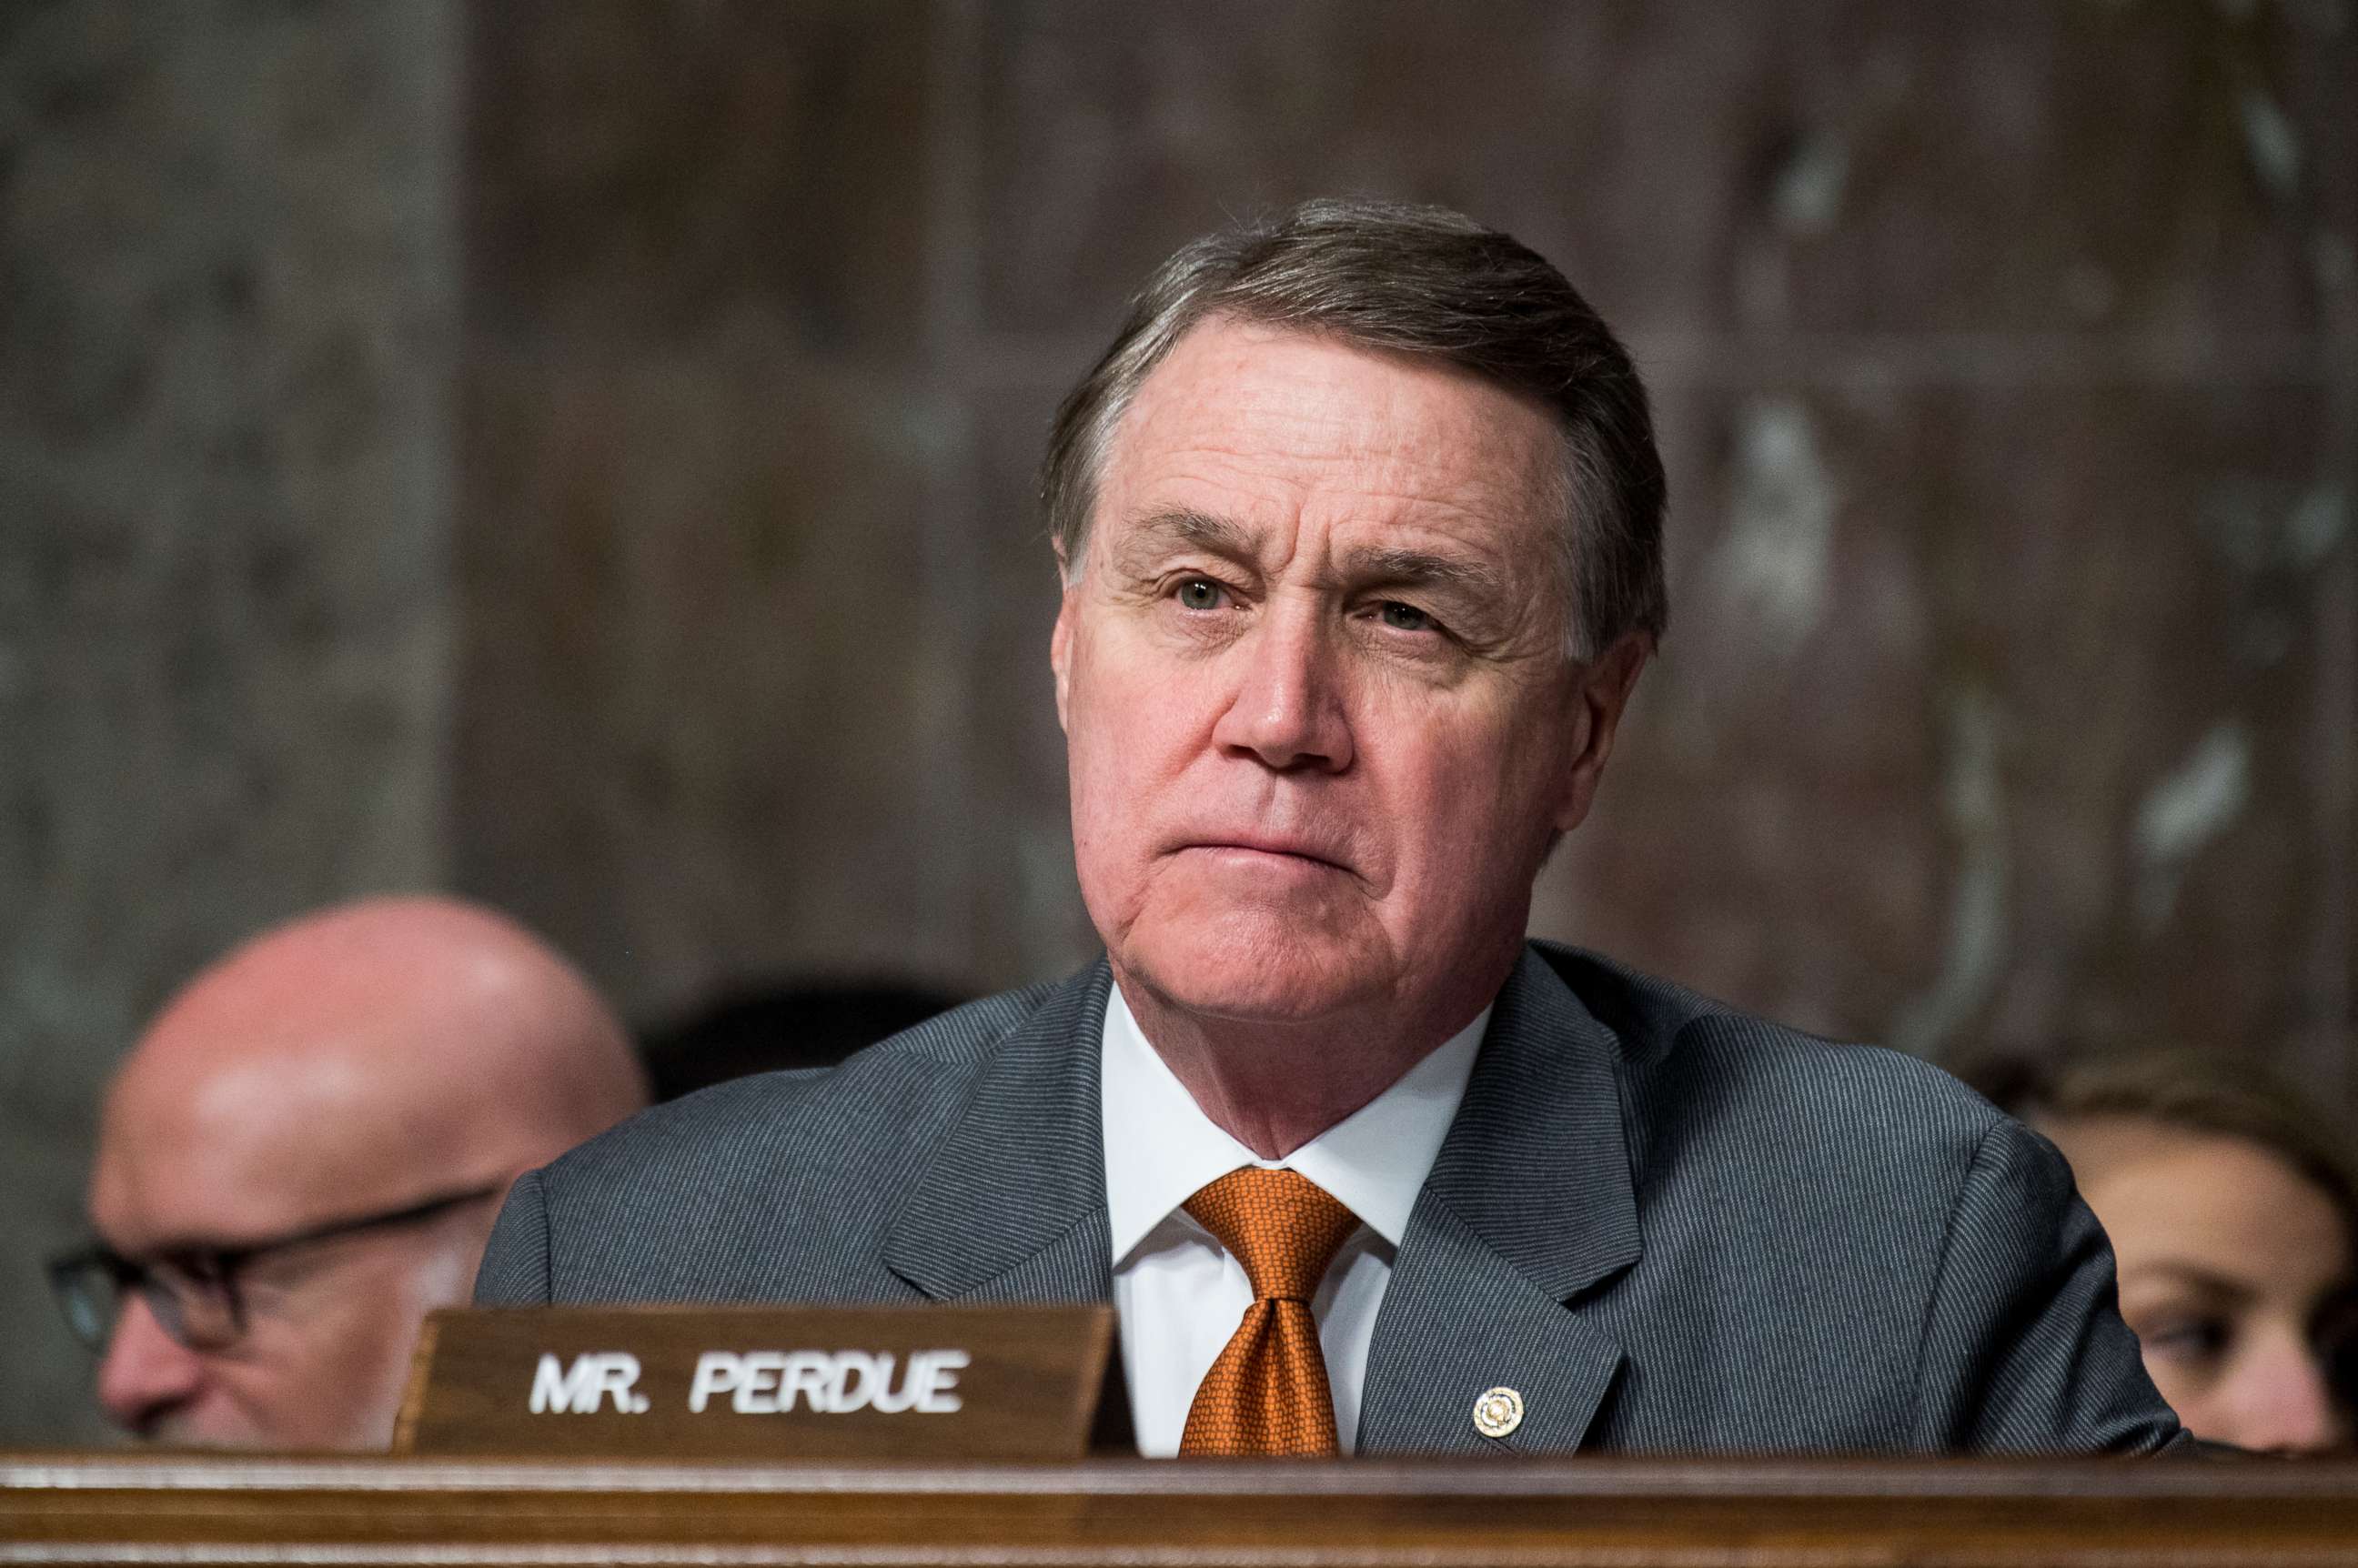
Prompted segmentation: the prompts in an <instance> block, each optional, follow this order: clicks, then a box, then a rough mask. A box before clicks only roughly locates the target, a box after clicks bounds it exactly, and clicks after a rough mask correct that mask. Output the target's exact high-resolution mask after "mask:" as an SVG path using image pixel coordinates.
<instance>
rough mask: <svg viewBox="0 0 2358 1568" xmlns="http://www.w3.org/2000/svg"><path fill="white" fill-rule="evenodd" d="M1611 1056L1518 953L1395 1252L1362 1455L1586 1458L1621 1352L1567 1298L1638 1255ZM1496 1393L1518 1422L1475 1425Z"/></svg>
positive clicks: (1535, 959)
mask: <svg viewBox="0 0 2358 1568" xmlns="http://www.w3.org/2000/svg"><path fill="white" fill-rule="evenodd" d="M1618 1061H1619V1051H1618V1047H1617V1044H1616V1042H1615V1040H1614V1038H1613V1036H1612V1034H1611V1033H1609V1032H1608V1031H1607V1030H1606V1028H1605V1026H1604V1025H1603V1024H1601V1023H1599V1022H1597V1021H1596V1019H1595V1017H1594V1016H1593V1015H1592V1014H1590V1012H1589V1011H1588V1010H1587V1009H1586V1008H1585V1007H1583V1006H1582V1005H1581V1003H1580V1000H1579V999H1578V998H1577V997H1575V996H1574V994H1573V992H1572V989H1571V988H1570V987H1568V986H1566V985H1565V984H1564V983H1563V979H1562V978H1561V977H1560V976H1558V975H1557V974H1556V972H1555V970H1554V969H1553V968H1551V967H1550V966H1549V965H1548V963H1547V962H1546V960H1544V959H1543V958H1541V957H1539V956H1538V955H1537V954H1536V953H1534V952H1532V951H1531V950H1529V949H1526V950H1525V952H1524V954H1523V957H1522V961H1521V962H1520V964H1519V965H1518V966H1517V967H1516V969H1515V973H1514V975H1513V976H1512V978H1510V979H1509V981H1508V983H1507V986H1506V989H1504V990H1502V991H1501V992H1500V993H1499V996H1498V1005H1497V1008H1496V1009H1495V1010H1494V1011H1492V1013H1491V1015H1490V1027H1489V1032H1488V1033H1487V1035H1486V1036H1485V1037H1484V1040H1483V1044H1482V1053H1481V1055H1480V1056H1479V1057H1478V1058H1476V1062H1475V1066H1474V1075H1473V1077H1472V1079H1471V1080H1470V1081H1469V1082H1468V1083H1467V1085H1466V1099H1465V1102H1464V1103H1463V1104H1462V1105H1461V1106H1460V1107H1459V1108H1458V1112H1457V1119H1456V1120H1455V1122H1454V1123H1452V1124H1451V1127H1450V1130H1449V1136H1448V1139H1447V1140H1446V1141H1444V1143H1443V1145H1442V1149H1441V1153H1440V1156H1439V1157H1438V1158H1437V1159H1436V1160H1435V1161H1434V1162H1433V1173H1432V1175H1431V1176H1430V1177H1428V1178H1427V1179H1426V1181H1425V1184H1424V1190H1423V1192H1422V1193H1421V1194H1420V1195H1418V1197H1417V1203H1416V1208H1415V1210H1414V1211H1413V1212H1412V1214H1411V1215H1410V1217H1409V1223H1408V1231H1407V1234H1406V1235H1404V1236H1403V1237H1402V1238H1401V1247H1400V1253H1399V1256H1398V1258H1397V1260H1395V1262H1394V1265H1393V1269H1392V1278H1391V1283H1390V1286H1389V1287H1388V1288H1387V1289H1386V1291H1385V1292H1384V1301H1383V1306H1382V1308H1381V1310H1380V1311H1379V1314H1378V1315H1377V1319H1376V1331H1375V1339H1374V1343H1373V1344H1372V1346H1370V1347H1369V1350H1368V1381H1367V1389H1366V1391H1365V1395H1364V1398H1363V1400H1362V1403H1361V1410H1360V1417H1359V1449H1360V1452H1362V1453H1403V1452H1405V1453H1444V1452H1449V1451H1466V1452H1494V1453H1495V1452H1497V1451H1498V1450H1499V1449H1501V1448H1504V1449H1508V1450H1513V1451H1522V1452H1531V1453H1547V1452H1555V1453H1561V1452H1564V1451H1567V1450H1570V1449H1573V1448H1576V1447H1578V1446H1579V1444H1580V1442H1581V1440H1582V1438H1583V1437H1584V1435H1585V1433H1587V1431H1588V1427H1589V1423H1590V1422H1592V1421H1593V1420H1594V1419H1595V1415H1596V1411H1597V1410H1598V1408H1599V1406H1601V1405H1602V1404H1603V1403H1604V1400H1605V1398H1606V1394H1607V1392H1609V1391H1610V1390H1611V1388H1612V1385H1613V1381H1614V1379H1615V1378H1616V1377H1617V1375H1618V1373H1619V1371H1620V1368H1621V1364H1622V1359H1623V1357H1622V1353H1621V1347H1620V1346H1618V1345H1617V1344H1616V1343H1615V1342H1614V1341H1613V1340H1611V1339H1610V1338H1608V1337H1607V1336H1605V1335H1604V1334H1602V1333H1600V1332H1599V1331H1597V1330H1596V1329H1595V1328H1592V1327H1591V1326H1589V1325H1587V1324H1586V1323H1585V1322H1583V1321H1582V1319H1581V1316H1580V1314H1578V1313H1577V1312H1576V1311H1574V1310H1573V1309H1571V1308H1569V1307H1567V1306H1566V1304H1565V1303H1567V1302H1569V1301H1570V1300H1571V1298H1573V1297H1574V1295H1576V1294H1578V1293H1579V1292H1582V1291H1585V1290H1586V1289H1588V1288H1589V1287H1591V1286H1593V1285H1595V1284H1597V1283H1599V1282H1600V1281H1604V1280H1605V1279H1606V1278H1608V1277H1609V1276H1611V1275H1613V1274H1615V1273H1617V1272H1619V1271H1621V1270H1623V1269H1626V1268H1628V1266H1629V1265H1630V1264H1632V1263H1634V1262H1636V1261H1637V1260H1638V1253H1639V1230H1638V1206H1637V1196H1636V1193H1635V1191H1634V1189H1633V1187H1632V1184H1631V1180H1630V1173H1629V1157H1628V1145H1627V1141H1626V1140H1625V1138H1624V1136H1623V1130H1622V1108H1621V1092H1620V1081H1619V1075H1618V1071H1617V1064H1618ZM1497 1387H1506V1388H1511V1389H1513V1390H1516V1391H1517V1392H1518V1393H1520V1395H1521V1396H1522V1400H1523V1415H1522V1421H1521V1424H1520V1426H1518V1427H1517V1428H1516V1429H1515V1430H1514V1431H1513V1432H1512V1433H1510V1434H1509V1435H1508V1436H1507V1437H1505V1438H1502V1439H1492V1438H1488V1437H1485V1436H1483V1435H1482V1434H1481V1433H1479V1432H1478V1431H1476V1428H1475V1425H1474V1406H1475V1402H1476V1400H1477V1399H1478V1398H1480V1396H1481V1395H1482V1394H1483V1393H1484V1392H1485V1391H1486V1390H1490V1389H1492V1388H1497Z"/></svg>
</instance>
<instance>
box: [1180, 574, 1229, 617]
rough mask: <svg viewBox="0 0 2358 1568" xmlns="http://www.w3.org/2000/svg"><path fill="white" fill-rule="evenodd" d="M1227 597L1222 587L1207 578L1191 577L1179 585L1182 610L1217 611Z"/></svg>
mask: <svg viewBox="0 0 2358 1568" xmlns="http://www.w3.org/2000/svg"><path fill="white" fill-rule="evenodd" d="M1227 597H1228V595H1227V593H1226V592H1225V591H1223V590H1222V589H1221V587H1220V585H1219V584H1218V583H1216V582H1214V581H1213V580H1212V579H1210V578H1207V577H1191V578H1189V579H1187V580H1186V581H1184V582H1183V583H1181V584H1180V585H1179V607H1180V608H1181V609H1182V610H1217V609H1218V608H1219V607H1220V601H1221V600H1224V599H1226V598H1227Z"/></svg>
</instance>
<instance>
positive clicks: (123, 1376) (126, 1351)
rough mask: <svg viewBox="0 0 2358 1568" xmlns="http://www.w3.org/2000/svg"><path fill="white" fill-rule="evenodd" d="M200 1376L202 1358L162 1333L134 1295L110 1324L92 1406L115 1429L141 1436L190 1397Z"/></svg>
mask: <svg viewBox="0 0 2358 1568" xmlns="http://www.w3.org/2000/svg"><path fill="white" fill-rule="evenodd" d="M204 1373H205V1368H204V1357H201V1356H200V1355H198V1354H197V1353H196V1352H195V1351H193V1350H191V1349H189V1347H188V1346H185V1345H183V1344H181V1343H180V1342H179V1341H178V1340H177V1339H174V1338H173V1337H172V1336H170V1335H168V1334H167V1333H165V1332H164V1326H163V1325H161V1324H159V1323H157V1321H156V1314H154V1313H153V1312H151V1311H149V1310H148V1307H147V1303H146V1301H145V1300H143V1299H142V1298H141V1297H140V1296H138V1295H137V1294H136V1293H134V1294H132V1295H131V1296H130V1298H129V1299H128V1300H126V1301H125V1302H124V1304H123V1313H122V1315H121V1316H119V1317H117V1318H116V1319H115V1320H114V1334H113V1335H112V1336H109V1338H108V1339H107V1342H106V1355H105V1357H103V1359H101V1360H100V1362H99V1364H98V1402H99V1403H100V1404H101V1405H103V1406H104V1407H105V1410H106V1413H107V1414H108V1415H109V1416H110V1417H112V1418H113V1419H114V1422H116V1424H118V1425H120V1426H123V1427H124V1428H126V1429H128V1430H130V1431H132V1432H144V1431H145V1430H146V1428H147V1427H148V1426H150V1425H152V1424H153V1423H154V1422H155V1420H156V1418H157V1417H158V1416H160V1415H163V1414H164V1413H166V1412H167V1411H169V1410H170V1409H171V1408H172V1407H173V1406H175V1405H178V1404H181V1403H184V1402H185V1401H187V1400H189V1399H190V1398H191V1397H193V1396H194V1395H195V1393H196V1391H197V1390H198V1388H199V1387H200V1385H201V1384H202V1383H203V1381H204Z"/></svg>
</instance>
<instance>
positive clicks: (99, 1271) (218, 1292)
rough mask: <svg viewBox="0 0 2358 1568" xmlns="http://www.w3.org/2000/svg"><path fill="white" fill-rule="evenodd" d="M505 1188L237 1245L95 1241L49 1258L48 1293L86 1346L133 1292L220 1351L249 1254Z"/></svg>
mask: <svg viewBox="0 0 2358 1568" xmlns="http://www.w3.org/2000/svg"><path fill="white" fill-rule="evenodd" d="M506 1190H507V1184H506V1183H504V1182H502V1183H499V1184H495V1185H492V1186H488V1187H470V1188H468V1189H467V1190H466V1191H465V1192H459V1193H445V1194H443V1195H440V1196H438V1197H430V1198H427V1199H426V1200H425V1201H424V1202H422V1203H414V1204H410V1205H408V1206H406V1207H403V1208H396V1209H388V1210H386V1211H385V1212H384V1213H382V1214H366V1215H362V1216H361V1217H358V1218H356V1219H340V1220H336V1221H334V1222H332V1223H330V1224H328V1225H320V1226H314V1227H311V1228H310V1229H308V1230H300V1231H297V1232H296V1233H295V1234H294V1235H292V1236H280V1237H274V1238H271V1239H270V1240H267V1241H253V1242H247V1243H245V1244H243V1245H242V1246H237V1247H203V1246H196V1247H175V1248H171V1249H168V1250H166V1251H163V1252H158V1253H156V1254H154V1255H152V1256H150V1257H146V1258H126V1257H124V1255H123V1254H122V1253H120V1252H117V1251H116V1250H115V1249H114V1248H112V1247H109V1246H107V1245H106V1244H105V1243H104V1242H100V1243H98V1244H97V1245H96V1246H93V1247H87V1248H84V1249H81V1250H79V1251H75V1252H69V1253H66V1254H65V1255H63V1256H61V1257H58V1258H52V1259H51V1260H49V1289H50V1290H51V1291H52V1292H55V1293H56V1295H57V1298H58V1305H59V1308H61V1309H62V1310H63V1311H64V1313H65V1314H66V1323H67V1324H68V1325H69V1326H70V1327H71V1328H72V1329H73V1331H74V1336H75V1337H76V1338H78V1339H80V1340H81V1342H82V1343H83V1344H85V1345H87V1346H90V1347H91V1348H92V1350H96V1351H100V1352H103V1351H104V1350H105V1348H106V1342H107V1340H108V1338H109V1337H110V1336H113V1334H114V1324H115V1320H116V1319H117V1318H119V1317H121V1316H122V1315H123V1303H124V1302H125V1301H126V1300H128V1299H129V1297H130V1295H131V1293H132V1292H138V1293H139V1295H140V1296H141V1297H142V1298H143V1299H144V1300H145V1301H146V1303H147V1310H148V1311H150V1312H152V1313H154V1314H156V1321H157V1323H159V1324H161V1325H163V1327H164V1332H165V1333H167V1334H168V1335H170V1336H172V1337H173V1338H174V1339H177V1340H178V1341H179V1342H180V1343H181V1344H182V1345H185V1346H188V1347H189V1349H191V1350H223V1349H227V1348H228V1347H229V1346H232V1345H234V1344H236V1343H237V1341H238V1338H239V1336H242V1335H243V1334H244V1333H245V1302H244V1300H243V1297H242V1296H241V1295H240V1293H239V1292H238V1288H237V1277H238V1273H239V1271H241V1270H243V1269H244V1268H245V1266H246V1265H247V1264H249V1263H252V1262H253V1261H254V1260H255V1259H257V1258H262V1257H266V1256H267V1255H269V1254H271V1253H274V1252H284V1251H287V1250H288V1249H292V1248H297V1247H308V1246H309V1245H310V1244H311V1243H313V1242H315V1241H327V1240H330V1239H333V1238H337V1237H341V1236H352V1235H356V1234H358V1233H360V1232H362V1231H367V1230H384V1229H389V1228H391V1227H395V1226H402V1225H415V1224H417V1223H419V1222H420V1221H423V1220H427V1219H431V1218H433V1217H435V1216H436V1215H438V1214H441V1213H443V1212H444V1211H446V1210H449V1209H454V1208H457V1207H458V1206H460V1205H461V1204H471V1203H481V1202H482V1201H483V1200H484V1199H485V1198H489V1197H496V1196H498V1195H500V1194H501V1193H503V1192H504V1191H506Z"/></svg>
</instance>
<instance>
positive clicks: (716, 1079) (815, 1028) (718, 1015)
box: [642, 979, 968, 1100]
mask: <svg viewBox="0 0 2358 1568" xmlns="http://www.w3.org/2000/svg"><path fill="white" fill-rule="evenodd" d="M965 1000H968V998H966V997H963V996H958V995H957V994H955V993H953V992H949V991H945V990H939V989H935V988H934V987H931V986H925V985H919V984H915V983H914V982H911V981H906V980H897V979H881V980H852V981H841V982H837V981H817V982H813V981H800V982H795V983H792V984H783V985H778V986H774V987H772V988H770V989H762V990H747V991H740V992H738V993H736V994H735V995H732V996H730V997H729V998H727V999H725V1000H721V1001H719V1002H716V1003H714V1004H712V1005H710V1006H708V1007H705V1008H702V1009H699V1010H698V1011H697V1012H695V1013H694V1014H692V1015H690V1016H688V1017H687V1018H682V1019H676V1020H673V1021H671V1022H668V1023H665V1024H664V1025H661V1026H659V1027H656V1028H654V1029H649V1030H646V1031H644V1032H643V1035H642V1038H643V1039H644V1042H645V1044H644V1047H643V1054H644V1057H645V1060H646V1065H647V1076H648V1078H649V1079H650V1080H651V1081H652V1083H653V1084H654V1098H657V1099H659V1100H667V1099H676V1098H679V1097H680V1096H681V1095H684V1094H688V1093H690V1092H692V1091H694V1090H697V1089H700V1088H704V1087H708V1086H709V1085H712V1084H717V1083H721V1082H723V1081H725V1080H727V1079H730V1078H741V1077H744V1076H747V1075H749V1074H752V1073H768V1072H775V1071H777V1070H778V1069H780V1068H795V1069H809V1068H813V1067H832V1066H834V1065H836V1064H837V1063H838V1062H840V1061H842V1060H843V1059H844V1058H845V1057H846V1056H849V1055H850V1054H852V1053H853V1052H854V1051H857V1050H859V1049H860V1047H862V1046H864V1045H872V1044H875V1043H876V1042H877V1041H879V1040H882V1039H883V1038H885V1037H886V1036H887V1035H892V1034H898V1033H900V1032H901V1031H902V1030H903V1029H906V1028H908V1027H910V1026H911V1025H912V1024H917V1023H923V1022H925V1020H926V1019H928V1018H931V1017H933V1016H934V1015H935V1014H936V1013H937V1012H945V1011H948V1010H949V1009H951V1008H953V1007H956V1006H957V1005H958V1004H959V1003H960V1002H962V1001H965Z"/></svg>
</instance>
